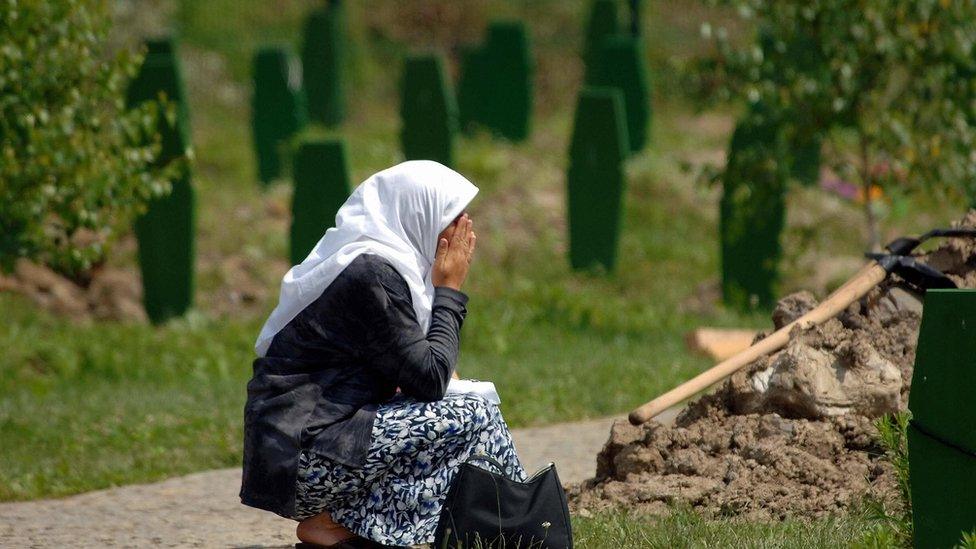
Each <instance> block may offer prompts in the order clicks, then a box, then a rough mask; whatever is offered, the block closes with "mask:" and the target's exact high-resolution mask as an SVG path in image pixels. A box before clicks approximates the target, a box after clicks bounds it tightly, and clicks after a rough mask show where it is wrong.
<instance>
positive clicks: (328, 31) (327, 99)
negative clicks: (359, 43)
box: [302, 0, 346, 127]
mask: <svg viewBox="0 0 976 549" xmlns="http://www.w3.org/2000/svg"><path fill="white" fill-rule="evenodd" d="M344 12H345V8H344V7H343V2H342V0H329V1H328V2H327V3H326V5H325V6H324V7H322V8H317V9H315V10H313V11H312V12H311V13H309V14H308V17H307V18H306V20H305V32H304V37H305V39H304V42H303V44H302V78H303V83H304V88H305V98H306V101H308V116H309V118H310V119H311V120H312V121H313V122H318V123H320V124H324V125H326V126H329V127H332V126H337V125H339V124H341V123H342V121H343V120H345V118H346V82H345V76H344V74H345V73H344V71H343V64H344V63H345V62H346V29H345V24H346V23H345V21H346V17H345V13H344Z"/></svg>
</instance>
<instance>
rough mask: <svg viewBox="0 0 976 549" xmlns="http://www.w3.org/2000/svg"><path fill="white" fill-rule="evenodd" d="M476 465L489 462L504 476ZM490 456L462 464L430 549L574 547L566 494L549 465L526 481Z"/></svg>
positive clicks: (554, 468)
mask: <svg viewBox="0 0 976 549" xmlns="http://www.w3.org/2000/svg"><path fill="white" fill-rule="evenodd" d="M472 461H485V462H487V463H489V464H491V465H493V466H494V467H495V468H496V469H498V471H499V472H500V473H501V474H496V473H494V472H493V471H489V470H487V469H483V468H481V467H478V466H476V465H474V464H472V463H471V462H472ZM504 472H505V469H504V468H503V467H502V465H501V464H500V463H498V461H497V460H495V459H493V458H491V457H490V456H486V455H475V456H471V457H469V458H468V459H467V460H465V462H464V463H462V464H461V466H460V468H459V469H458V472H457V474H456V475H455V477H454V480H453V482H452V483H451V488H450V490H448V492H447V499H446V500H445V501H444V507H443V508H442V509H441V516H440V519H439V521H438V523H437V530H436V531H435V533H434V544H433V545H432V546H431V549H489V548H491V549H516V548H519V549H529V548H531V549H550V548H551V549H571V548H572V547H573V531H572V526H571V525H570V522H569V506H568V505H567V504H566V493H565V492H564V491H563V486H562V484H561V483H560V482H559V476H558V475H557V474H556V466H555V465H554V464H552V463H550V464H549V465H548V466H546V467H543V468H542V469H540V470H539V471H538V472H537V473H535V474H534V475H532V476H531V477H530V478H529V479H528V480H526V481H525V482H520V481H517V480H512V479H510V478H508V477H506V476H505V475H504Z"/></svg>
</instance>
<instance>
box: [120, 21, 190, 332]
mask: <svg viewBox="0 0 976 549" xmlns="http://www.w3.org/2000/svg"><path fill="white" fill-rule="evenodd" d="M147 46H148V54H147V55H146V58H145V60H144V61H143V63H142V66H141V67H140V69H139V73H138V75H137V76H136V77H135V78H134V79H133V80H132V82H131V84H130V85H129V89H128V92H127V101H128V103H129V104H130V105H131V106H134V107H135V106H139V105H141V104H144V103H145V102H150V103H151V102H154V101H157V100H158V99H157V98H159V97H163V98H165V100H166V101H169V102H170V105H171V106H172V109H173V111H174V114H173V115H172V116H170V117H167V118H165V119H163V118H161V119H159V120H158V124H157V126H156V130H157V131H158V132H159V135H160V140H161V145H162V148H161V150H160V153H159V157H158V158H157V159H156V161H155V162H156V163H157V164H158V165H164V164H166V163H170V162H176V161H178V160H179V159H181V158H184V157H185V156H186V155H187V154H188V151H189V150H190V127H189V126H190V123H189V116H190V115H189V108H188V106H187V100H186V92H185V90H184V89H183V77H182V73H181V70H180V64H179V59H178V57H177V54H176V43H175V41H174V40H173V39H171V38H169V39H159V40H151V41H149V42H148V43H147ZM135 233H136V239H137V240H138V242H139V270H140V272H141V273H142V288H143V303H144V304H145V308H146V314H147V315H148V316H149V319H150V320H152V321H153V322H154V323H161V322H164V321H166V320H169V319H170V318H173V317H177V316H181V315H182V314H183V313H185V312H186V311H187V310H188V309H189V308H190V307H191V306H192V305H193V292H194V262H195V258H196V192H195V190H194V188H193V185H192V182H191V180H190V170H189V167H188V166H183V169H181V170H179V171H178V172H174V173H173V174H172V178H171V179H170V193H169V194H167V195H165V196H158V197H155V198H153V199H151V200H150V201H149V203H148V204H147V208H146V211H145V212H144V213H143V214H142V215H140V216H139V217H138V218H137V219H136V223H135Z"/></svg>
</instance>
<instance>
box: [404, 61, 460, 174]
mask: <svg viewBox="0 0 976 549" xmlns="http://www.w3.org/2000/svg"><path fill="white" fill-rule="evenodd" d="M400 88H401V99H400V120H401V121H402V124H403V126H402V128H401V129H400V142H401V143H402V145H403V154H404V156H405V157H406V158H407V160H435V161H437V162H440V163H441V164H444V165H445V166H453V165H454V136H455V134H456V133H457V104H456V103H455V100H454V94H453V92H452V91H451V89H450V84H449V83H448V80H447V77H446V76H445V73H444V66H443V64H442V62H441V58H440V57H439V56H437V55H417V56H411V57H408V58H407V60H406V62H405V64H404V68H403V80H402V81H401V84H400Z"/></svg>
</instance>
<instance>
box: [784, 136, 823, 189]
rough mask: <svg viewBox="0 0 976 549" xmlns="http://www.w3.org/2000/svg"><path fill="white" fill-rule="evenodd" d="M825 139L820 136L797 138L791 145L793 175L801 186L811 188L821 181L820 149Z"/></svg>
mask: <svg viewBox="0 0 976 549" xmlns="http://www.w3.org/2000/svg"><path fill="white" fill-rule="evenodd" d="M822 147H823V138H822V137H821V136H819V135H812V134H811V135H803V136H796V137H795V138H794V140H793V143H792V144H791V148H792V149H793V166H792V168H791V174H792V175H793V178H794V179H796V180H797V181H798V182H799V183H800V184H801V185H803V186H806V187H811V186H813V185H816V184H817V183H818V182H819V181H820V162H821V160H820V149H821V148H822Z"/></svg>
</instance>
